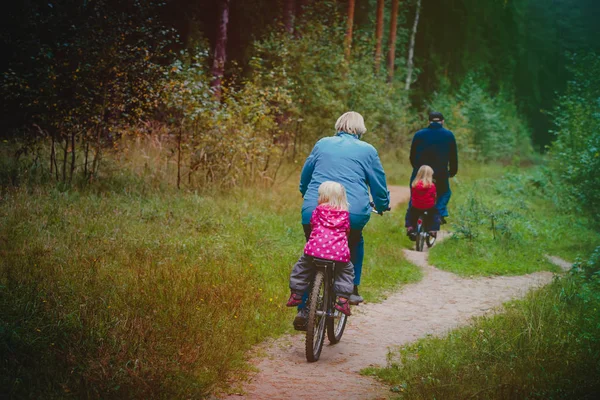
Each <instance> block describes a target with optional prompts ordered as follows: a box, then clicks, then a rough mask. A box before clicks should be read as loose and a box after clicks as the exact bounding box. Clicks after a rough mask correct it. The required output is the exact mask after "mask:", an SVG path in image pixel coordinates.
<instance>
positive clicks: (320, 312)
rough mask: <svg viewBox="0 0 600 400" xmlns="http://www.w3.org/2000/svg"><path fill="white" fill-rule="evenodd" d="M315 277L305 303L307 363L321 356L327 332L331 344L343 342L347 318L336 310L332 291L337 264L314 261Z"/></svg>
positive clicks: (330, 261)
mask: <svg viewBox="0 0 600 400" xmlns="http://www.w3.org/2000/svg"><path fill="white" fill-rule="evenodd" d="M313 262H314V266H315V270H316V271H315V277H314V279H313V283H312V286H311V291H310V294H309V297H308V301H307V303H306V307H307V308H308V321H307V329H306V345H305V350H306V360H307V361H308V362H314V361H317V360H318V359H319V357H320V356H321V350H322V349H323V343H324V341H325V332H327V338H328V339H329V343H331V344H336V343H338V342H339V341H340V340H341V339H342V335H343V334H344V329H345V328H346V322H347V320H348V316H347V315H346V314H344V313H342V312H340V311H338V310H336V309H335V302H336V295H335V293H334V291H333V281H334V277H335V264H336V262H335V261H332V260H325V259H322V258H314V260H313Z"/></svg>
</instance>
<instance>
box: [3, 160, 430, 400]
mask: <svg viewBox="0 0 600 400" xmlns="http://www.w3.org/2000/svg"><path fill="white" fill-rule="evenodd" d="M108 161H110V159H109V158H108V156H107V158H106V162H107V163H108ZM127 162H129V163H133V162H136V163H137V164H136V165H140V164H139V162H137V161H135V160H133V161H124V160H121V162H120V163H115V164H114V166H115V168H114V169H113V170H109V169H107V168H105V171H106V173H107V175H106V176H105V177H104V179H102V180H100V181H97V182H95V183H92V184H89V183H86V184H85V186H83V187H82V188H79V189H77V188H76V187H71V188H68V187H64V186H61V187H59V188H57V187H52V186H44V185H37V184H34V183H31V184H28V185H25V186H22V187H18V188H14V187H13V188H11V187H4V189H3V191H2V195H1V196H2V197H1V199H0V313H1V314H0V353H1V356H0V388H1V389H0V394H1V395H2V396H12V397H38V398H63V397H65V396H74V397H95V398H97V397H101V398H107V397H109V398H131V397H135V398H147V397H163V398H190V397H201V396H205V395H207V394H209V393H211V392H212V391H214V390H215V389H216V388H217V387H218V386H219V385H226V382H227V381H228V379H229V378H231V377H232V376H238V377H239V376H240V375H243V374H245V373H246V371H247V369H248V365H247V364H246V362H245V354H246V351H247V350H248V349H249V348H250V347H251V346H252V345H253V344H256V343H258V342H260V341H262V340H264V339H265V338H266V337H269V336H277V335H280V334H282V333H284V332H291V320H292V319H293V316H294V313H295V311H294V310H290V309H286V308H285V306H284V305H285V300H286V299H287V295H288V277H289V273H290V271H291V268H292V265H293V263H294V262H295V261H296V259H297V257H298V256H299V255H300V253H301V251H302V247H303V243H304V236H303V233H302V229H301V226H300V218H299V217H300V204H301V201H302V200H301V197H300V195H299V193H298V192H297V182H296V180H295V179H289V180H287V181H283V180H282V183H279V184H277V185H276V186H274V187H269V188H267V187H263V188H261V187H256V188H246V189H240V190H233V191H229V192H226V193H218V192H214V193H213V192H201V193H196V192H185V191H181V192H179V191H174V190H173V188H172V186H168V185H164V184H162V183H161V182H162V180H160V179H157V180H154V179H153V176H154V174H155V173H157V172H155V171H153V170H148V171H147V175H146V176H144V175H143V173H142V174H141V175H139V174H136V173H132V172H131V171H135V169H132V170H130V168H127V169H124V170H118V169H116V166H119V165H121V166H122V165H127ZM107 166H108V165H107ZM165 168H166V167H165ZM138 171H139V170H138ZM159 172H160V171H159ZM156 177H158V175H156ZM398 221H400V219H399V218H394V217H392V216H389V215H386V216H384V217H377V216H375V215H374V217H373V221H372V222H371V223H370V224H369V225H368V227H367V229H366V231H365V239H366V254H367V257H366V260H365V265H364V271H363V283H362V285H361V288H362V289H363V290H362V292H361V294H363V295H364V296H365V298H366V299H367V301H377V300H379V299H381V298H383V297H384V296H385V294H386V293H387V292H388V291H391V290H393V289H394V288H396V287H397V286H398V285H400V284H402V283H406V282H412V281H416V280H418V279H420V273H419V272H418V269H417V268H416V267H414V266H412V265H411V264H409V263H408V262H407V261H405V260H404V258H403V256H402V247H403V246H398V245H396V244H395V242H394V240H395V239H394V234H395V233H396V227H398V224H399V222H398Z"/></svg>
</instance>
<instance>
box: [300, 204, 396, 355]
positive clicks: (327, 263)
mask: <svg viewBox="0 0 600 400" xmlns="http://www.w3.org/2000/svg"><path fill="white" fill-rule="evenodd" d="M370 204H371V207H373V209H372V212H374V213H377V214H379V215H383V211H381V212H378V211H376V210H375V208H374V204H373V203H372V202H371V203H370ZM389 210H390V208H388V209H387V210H385V211H389ZM313 264H314V267H315V277H314V278H313V281H312V284H311V286H310V287H311V289H310V293H309V296H308V301H307V302H306V308H307V309H308V321H307V323H306V343H305V353H306V360H307V361H308V362H315V361H317V360H318V359H319V357H320V356H321V350H323V344H324V342H325V332H327V338H328V339H329V343H330V344H336V343H338V342H339V341H340V340H341V339H342V335H343V334H344V329H345V328H346V322H347V321H348V316H347V315H346V314H344V313H342V312H340V311H339V310H337V309H336V308H335V302H336V295H335V292H334V290H333V283H334V279H335V264H336V261H333V260H326V259H322V258H316V257H315V258H313Z"/></svg>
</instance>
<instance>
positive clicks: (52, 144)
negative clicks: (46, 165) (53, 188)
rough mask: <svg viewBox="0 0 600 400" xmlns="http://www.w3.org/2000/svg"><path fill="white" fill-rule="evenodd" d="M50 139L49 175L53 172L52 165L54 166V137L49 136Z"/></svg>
mask: <svg viewBox="0 0 600 400" xmlns="http://www.w3.org/2000/svg"><path fill="white" fill-rule="evenodd" d="M50 138H51V139H52V142H51V147H50V175H52V172H54V169H53V167H54V164H55V161H54V160H55V159H56V151H55V150H54V135H50Z"/></svg>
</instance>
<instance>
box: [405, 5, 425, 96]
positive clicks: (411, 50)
mask: <svg viewBox="0 0 600 400" xmlns="http://www.w3.org/2000/svg"><path fill="white" fill-rule="evenodd" d="M420 12H421V0H417V11H416V13H415V23H414V24H413V29H412V34H411V35H410V47H409V49H408V60H407V62H406V66H407V72H406V85H405V86H404V89H406V90H410V85H411V83H412V73H413V67H414V65H413V62H414V61H413V60H414V55H415V38H416V37H417V27H418V25H419V14H420Z"/></svg>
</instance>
